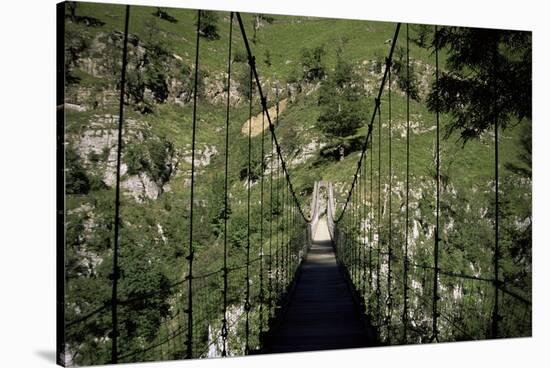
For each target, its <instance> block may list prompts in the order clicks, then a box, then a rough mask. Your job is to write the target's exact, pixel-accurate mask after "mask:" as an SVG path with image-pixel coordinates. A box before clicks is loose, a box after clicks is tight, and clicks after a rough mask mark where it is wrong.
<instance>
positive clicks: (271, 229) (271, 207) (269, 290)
mask: <svg viewBox="0 0 550 368" xmlns="http://www.w3.org/2000/svg"><path fill="white" fill-rule="evenodd" d="M273 168H274V163H273V137H271V154H270V156H269V265H268V266H269V268H268V274H269V284H268V287H267V292H268V309H269V317H271V316H272V314H271V307H272V304H273V299H272V298H273Z"/></svg>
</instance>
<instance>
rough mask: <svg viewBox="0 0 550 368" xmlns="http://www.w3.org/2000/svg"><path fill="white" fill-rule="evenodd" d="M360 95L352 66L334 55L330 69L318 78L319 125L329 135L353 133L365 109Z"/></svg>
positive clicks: (362, 117) (360, 91) (358, 125)
mask: <svg viewBox="0 0 550 368" xmlns="http://www.w3.org/2000/svg"><path fill="white" fill-rule="evenodd" d="M362 95H363V90H362V88H361V87H360V78H359V76H358V75H357V74H356V73H355V72H354V70H353V66H352V65H351V64H350V63H348V62H347V61H345V60H344V59H343V57H341V55H337V62H336V67H335V69H334V72H333V73H332V74H330V75H329V76H328V78H327V79H326V80H324V81H323V82H322V84H321V89H320V91H319V100H318V103H319V105H320V106H321V109H322V110H321V114H320V115H319V118H318V123H317V126H318V127H319V129H320V130H321V131H322V132H323V133H324V134H325V135H326V136H328V137H330V138H335V137H340V138H342V137H346V136H349V135H353V134H355V132H356V131H357V129H358V128H359V127H360V126H361V125H363V122H364V119H365V117H366V113H367V111H366V109H365V104H364V103H363V102H362V101H361V97H362Z"/></svg>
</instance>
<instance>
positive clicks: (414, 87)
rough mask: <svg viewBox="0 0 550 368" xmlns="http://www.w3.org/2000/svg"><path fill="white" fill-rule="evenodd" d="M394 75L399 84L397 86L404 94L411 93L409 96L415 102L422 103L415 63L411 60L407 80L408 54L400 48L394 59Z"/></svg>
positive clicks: (396, 51)
mask: <svg viewBox="0 0 550 368" xmlns="http://www.w3.org/2000/svg"><path fill="white" fill-rule="evenodd" d="M392 75H393V78H395V80H396V82H397V86H398V87H399V89H401V90H402V91H403V92H405V93H406V92H407V89H408V91H409V96H410V98H411V99H413V100H415V101H420V95H419V91H418V77H417V75H416V72H415V70H414V63H413V62H412V60H409V75H408V78H407V54H406V51H405V49H403V48H402V47H398V48H397V49H396V50H395V55H394V57H393V59H392Z"/></svg>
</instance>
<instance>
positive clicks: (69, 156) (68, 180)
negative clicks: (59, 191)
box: [65, 146, 90, 194]
mask: <svg viewBox="0 0 550 368" xmlns="http://www.w3.org/2000/svg"><path fill="white" fill-rule="evenodd" d="M65 167H66V168H67V170H66V175H65V191H66V192H67V194H86V193H88V191H89V190H90V179H89V178H88V175H87V173H86V170H85V169H84V167H83V166H82V164H81V163H80V156H79V155H78V152H76V150H75V149H74V148H72V147H71V146H68V147H67V149H66V150H65Z"/></svg>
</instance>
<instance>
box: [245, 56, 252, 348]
mask: <svg viewBox="0 0 550 368" xmlns="http://www.w3.org/2000/svg"><path fill="white" fill-rule="evenodd" d="M248 91H249V96H248V97H249V105H248V175H247V191H246V193H247V195H246V295H245V296H246V301H245V304H244V310H245V312H246V317H245V318H246V319H245V348H244V352H245V354H247V355H248V352H249V349H250V346H249V337H250V336H249V335H250V194H251V188H252V172H251V171H252V66H250V83H249V89H248Z"/></svg>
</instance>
